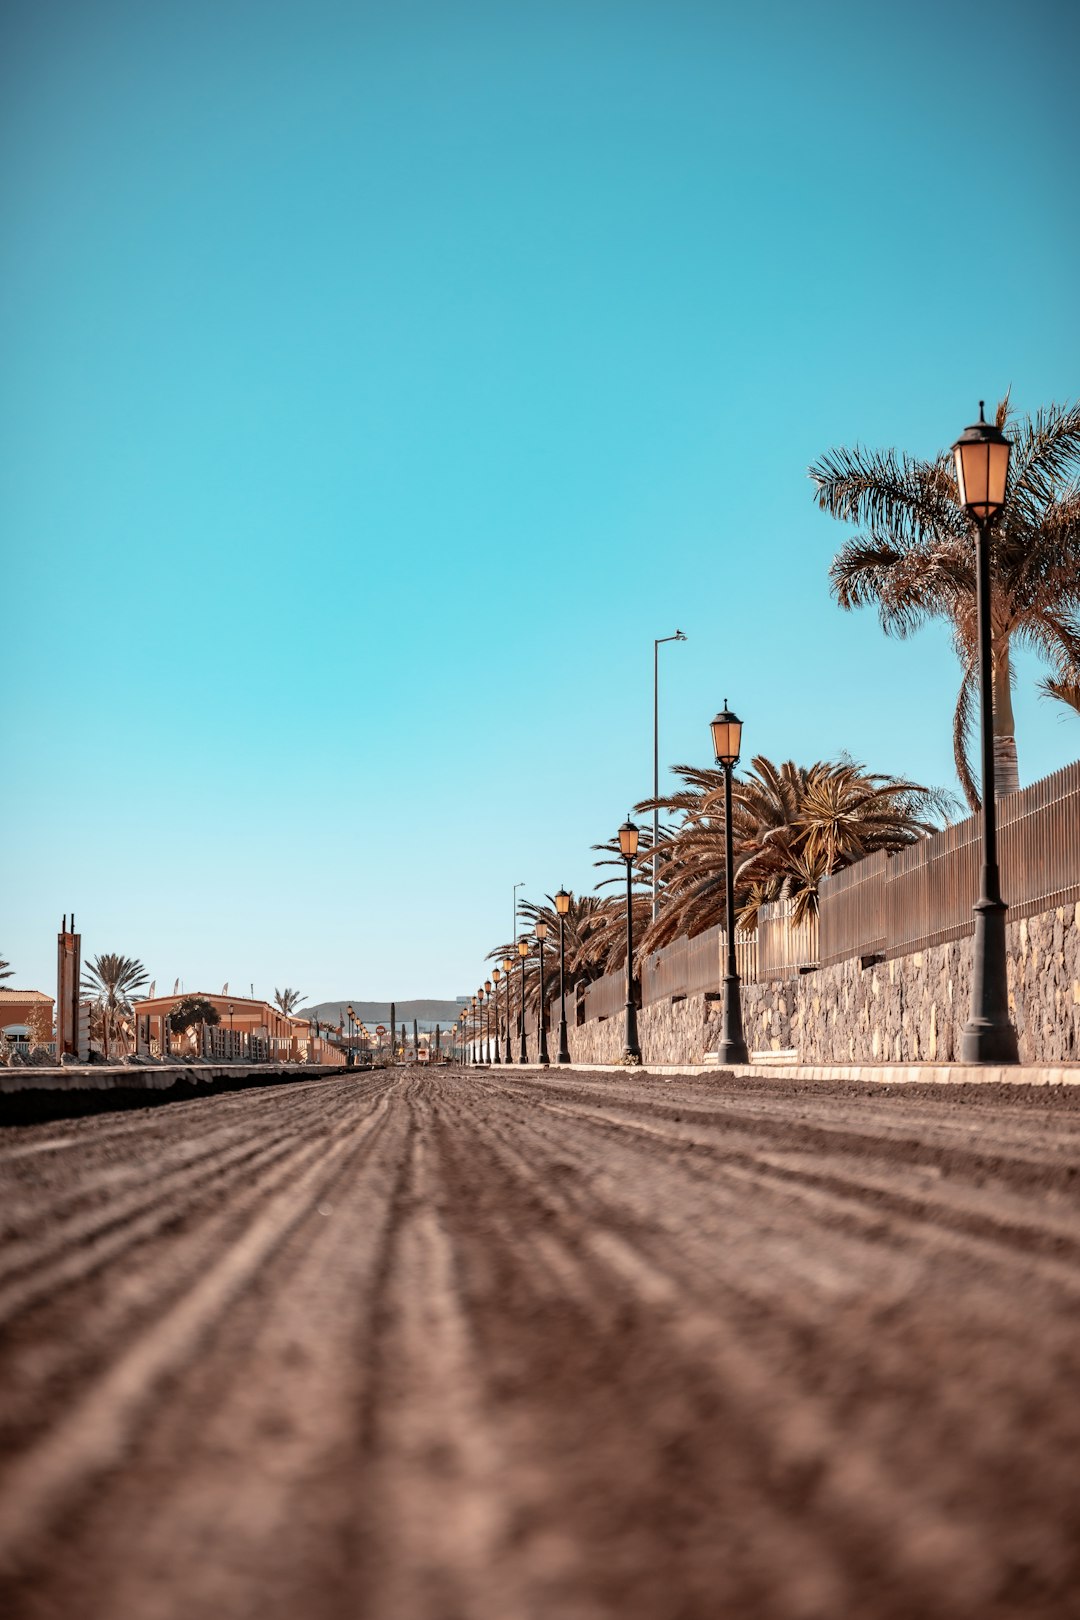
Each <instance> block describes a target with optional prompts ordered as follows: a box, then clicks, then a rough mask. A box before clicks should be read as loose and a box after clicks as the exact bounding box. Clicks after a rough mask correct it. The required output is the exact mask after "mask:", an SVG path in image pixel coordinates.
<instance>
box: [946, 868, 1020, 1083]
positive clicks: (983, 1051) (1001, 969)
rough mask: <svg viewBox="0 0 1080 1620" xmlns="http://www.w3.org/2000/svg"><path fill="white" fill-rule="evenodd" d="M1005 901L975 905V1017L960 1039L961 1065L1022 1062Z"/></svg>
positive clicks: (972, 964)
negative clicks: (1014, 1018) (1011, 989)
mask: <svg viewBox="0 0 1080 1620" xmlns="http://www.w3.org/2000/svg"><path fill="white" fill-rule="evenodd" d="M1007 910H1008V908H1007V906H1006V905H1005V903H1004V901H1002V900H986V899H983V900H977V901H976V902H975V938H974V941H973V944H972V953H971V1017H970V1018H969V1019H968V1021H967V1023H966V1024H965V1025H964V1031H963V1034H962V1036H961V1038H960V1061H961V1063H995V1064H997V1063H1019V1062H1020V1047H1019V1042H1018V1040H1017V1035H1016V1029H1015V1026H1014V1025H1013V1022H1012V1019H1011V1018H1010V1017H1009V979H1008V966H1007V957H1006V950H1005V915H1006V912H1007Z"/></svg>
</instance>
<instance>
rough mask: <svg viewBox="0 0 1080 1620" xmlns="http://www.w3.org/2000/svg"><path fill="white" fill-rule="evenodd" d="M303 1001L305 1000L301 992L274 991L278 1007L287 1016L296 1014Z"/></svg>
mask: <svg viewBox="0 0 1080 1620" xmlns="http://www.w3.org/2000/svg"><path fill="white" fill-rule="evenodd" d="M303 999H304V998H303V996H302V995H301V994H300V991H299V990H288V989H285V990H275V991H274V1000H275V1001H276V1002H277V1004H278V1006H279V1007H280V1008H281V1010H282V1012H283V1013H285V1015H286V1016H288V1015H289V1014H290V1013H293V1012H295V1011H296V1009H297V1007H299V1005H300V1003H301V1002H302V1001H303Z"/></svg>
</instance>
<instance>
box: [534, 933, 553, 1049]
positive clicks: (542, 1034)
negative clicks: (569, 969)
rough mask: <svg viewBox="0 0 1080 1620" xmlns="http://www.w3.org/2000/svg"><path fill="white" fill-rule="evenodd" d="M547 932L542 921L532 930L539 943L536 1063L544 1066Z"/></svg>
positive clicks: (545, 1045)
mask: <svg viewBox="0 0 1080 1620" xmlns="http://www.w3.org/2000/svg"><path fill="white" fill-rule="evenodd" d="M547 931H548V925H547V923H546V922H543V921H540V922H538V923H537V924H536V927H535V929H534V933H535V934H536V937H537V939H538V940H539V942H540V1040H539V1043H538V1047H539V1050H538V1061H539V1062H541V1063H544V1064H546V1063H549V1062H550V1061H551V1059H550V1058H549V1057H548V1044H547V1020H546V1018H545V1014H546V1012H547V1008H546V1007H545V1005H544V941H545V939H547Z"/></svg>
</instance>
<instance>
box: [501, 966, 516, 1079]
mask: <svg viewBox="0 0 1080 1620" xmlns="http://www.w3.org/2000/svg"><path fill="white" fill-rule="evenodd" d="M502 965H503V975H504V977H505V979H506V1061H507V1063H512V1062H513V1061H514V1060H513V1058H512V1057H511V1056H510V972H511V969H512V968H513V966H514V962H513V958H512V957H509V956H504V957H503V964H502Z"/></svg>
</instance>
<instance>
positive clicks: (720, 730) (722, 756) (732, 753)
mask: <svg viewBox="0 0 1080 1620" xmlns="http://www.w3.org/2000/svg"><path fill="white" fill-rule="evenodd" d="M709 729H710V730H711V732H712V744H713V754H714V755H715V757H716V763H717V764H718V765H725V766H734V765H737V764H738V763H739V752H740V750H741V748H742V721H741V720H740V719H739V717H738V715H737V714H732V712H731V710H730V709H729V708H728V706H727V698H725V699H724V707H723V708H722V709H721V710H720V713H719V714H718V715H717V716H716V718H715V719H714V720H713V721H711V722H710V727H709Z"/></svg>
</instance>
